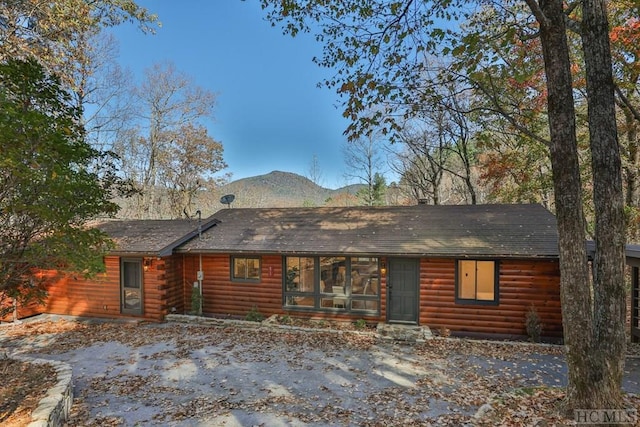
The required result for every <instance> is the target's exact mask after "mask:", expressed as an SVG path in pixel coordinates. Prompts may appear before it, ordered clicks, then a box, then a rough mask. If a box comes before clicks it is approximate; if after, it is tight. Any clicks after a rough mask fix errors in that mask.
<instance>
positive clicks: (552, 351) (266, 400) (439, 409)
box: [0, 320, 640, 427]
mask: <svg viewBox="0 0 640 427" xmlns="http://www.w3.org/2000/svg"><path fill="white" fill-rule="evenodd" d="M289 326H295V327H284V328H281V327H278V326H273V325H272V326H262V327H261V326H256V327H246V326H242V325H234V324H233V323H230V324H225V325H193V324H180V323H163V324H147V323H138V322H90V323H85V322H75V321H68V320H59V321H47V322H34V323H26V324H24V325H20V326H16V327H12V328H7V329H6V330H5V334H4V335H5V338H4V339H3V340H0V341H3V342H2V344H3V345H5V346H13V348H14V349H18V348H21V347H23V346H30V347H29V348H30V349H31V350H30V352H34V353H38V354H45V355H52V356H59V355H65V354H69V353H71V352H73V351H76V350H80V349H83V348H87V347H91V346H94V345H107V343H109V344H108V345H109V346H114V345H120V346H123V347H124V348H126V349H132V350H135V349H141V348H143V347H145V348H147V351H132V352H131V353H128V350H127V352H122V354H123V355H118V354H119V353H118V352H117V351H114V355H113V356H109V365H108V368H107V370H106V371H105V373H104V375H102V376H96V377H88V378H86V379H85V382H86V384H85V385H84V386H83V387H79V388H78V393H77V396H76V398H75V399H74V405H73V408H72V414H71V420H70V421H69V423H68V425H69V426H105V425H106V426H116V425H122V424H123V423H125V418H124V417H125V415H124V413H126V412H128V411H133V412H135V411H136V410H139V409H140V408H156V409H154V410H155V411H156V412H155V413H154V414H153V415H152V419H149V420H148V421H149V422H152V423H155V424H176V423H177V424H179V423H180V422H182V421H184V420H207V419H211V417H216V416H223V415H225V414H230V413H232V412H234V411H246V412H250V413H254V414H263V413H264V414H269V415H270V416H272V417H277V418H278V419H282V420H289V421H291V420H298V422H302V423H308V424H315V425H325V424H333V425H359V426H370V427H374V426H386V425H400V424H401V425H406V426H424V425H445V426H446V425H449V426H460V425H483V426H484V425H486V426H488V425H535V423H537V422H538V421H539V420H545V422H546V424H544V425H547V426H551V425H566V424H568V423H569V422H570V420H566V419H564V418H562V416H561V415H560V414H559V413H558V411H557V403H558V401H560V400H561V399H562V398H563V395H562V389H559V388H553V387H544V388H540V387H539V386H540V376H542V375H543V374H548V372H542V368H540V370H539V371H538V368H537V366H538V365H537V364H538V363H540V357H542V356H545V357H546V359H545V360H546V361H547V362H546V363H549V360H550V361H551V363H552V364H553V361H554V360H556V359H557V366H558V369H560V368H559V367H561V366H562V363H563V351H562V347H560V346H541V345H532V344H527V343H511V342H491V341H474V340H465V339H443V338H436V339H433V340H429V341H427V342H425V343H421V344H415V345H411V346H408V345H402V344H397V343H382V342H379V341H378V339H377V337H376V335H375V334H373V333H366V332H362V331H361V330H356V328H355V327H350V326H349V325H348V324H347V325H345V324H339V325H332V324H331V323H329V322H323V323H317V324H313V323H301V322H297V323H296V324H294V325H289ZM305 328H306V329H305ZM309 328H313V330H311V329H309ZM303 329H304V330H303ZM399 346H401V347H399ZM106 348H107V347H105V349H106ZM109 348H112V347H109ZM149 348H153V351H148V349H149ZM211 349H215V350H211ZM207 351H211V353H207ZM371 351H380V352H381V353H383V354H389V355H395V354H396V353H402V355H403V357H405V359H403V363H404V364H405V365H403V366H404V368H405V369H409V370H411V371H412V372H411V373H410V374H407V376H408V377H411V378H416V380H415V381H413V380H412V381H413V383H412V384H411V385H402V381H401V379H400V380H399V381H400V382H399V383H398V384H393V382H390V385H389V386H387V387H385V388H382V389H380V388H377V389H369V388H367V386H366V384H367V376H368V375H371V373H372V372H369V371H368V370H366V369H361V368H355V367H350V366H348V364H347V363H344V364H343V365H344V366H343V365H340V364H339V363H342V362H341V361H342V359H339V357H338V356H340V357H344V355H345V354H347V355H348V357H351V356H349V355H353V356H352V357H356V358H357V357H361V355H363V354H368V353H369V352H371ZM197 352H199V353H198V357H199V359H198V362H197V363H200V364H203V363H205V364H208V365H207V366H205V367H206V368H207V369H214V370H215V369H222V368H229V367H233V368H234V369H237V370H238V373H239V374H246V375H247V377H248V378H249V379H250V378H251V375H250V374H251V373H246V372H245V373H243V372H241V369H242V366H243V363H245V362H247V363H252V364H254V365H255V364H264V365H265V366H284V368H283V369H284V372H279V371H278V372H276V371H274V372H271V373H270V374H272V375H274V378H276V377H278V376H281V375H289V376H291V377H296V378H300V381H301V382H302V383H304V381H305V376H306V373H307V372H309V373H310V372H313V371H314V370H318V369H320V370H322V372H323V373H324V375H326V376H327V378H336V377H342V378H351V380H344V381H343V382H342V383H340V382H338V383H333V384H330V383H326V384H321V385H318V386H317V388H316V389H315V390H313V391H312V392H304V393H300V392H298V393H294V392H292V390H287V393H286V394H279V393H278V392H277V389H269V388H268V387H267V386H265V385H264V384H261V383H255V382H253V383H252V382H251V381H248V383H247V387H238V386H237V384H236V385H231V381H229V383H227V382H226V379H219V381H217V382H216V383H211V384H205V385H202V387H205V389H207V390H209V391H210V393H201V392H200V393H199V392H198V391H197V390H198V389H197V388H193V387H195V386H186V385H185V384H183V383H182V382H181V381H180V380H179V379H176V380H175V382H171V381H169V382H168V381H167V379H166V378H162V377H161V375H160V374H161V373H164V372H166V371H167V370H173V371H176V372H180V371H181V369H183V368H184V369H188V367H189V366H191V365H193V364H194V361H193V358H194V354H195V353H197ZM126 354H130V355H129V356H126ZM134 354H135V358H134V357H133V356H132V355H134ZM310 354H315V355H316V357H318V358H320V359H322V360H325V359H326V360H332V359H333V358H334V357H335V358H336V360H337V361H336V362H335V363H334V364H331V363H327V364H324V365H322V366H318V365H314V364H312V363H309V362H308V360H307V356H308V355H310ZM65 357H66V356H65ZM338 359H339V360H338ZM142 361H144V362H145V363H150V364H152V365H153V364H154V363H157V364H158V368H157V369H158V371H155V372H153V371H152V372H149V369H148V370H147V371H145V372H142V373H138V372H129V371H127V369H128V367H131V366H135V365H136V364H138V363H140V362H142ZM278 363H280V364H283V365H277V364H278ZM518 363H520V364H527V368H528V371H527V375H526V376H525V375H523V374H522V373H521V372H522V371H521V370H518V369H515V367H517V366H518V365H517V364H518ZM153 366H155V365H153ZM200 368H203V367H202V366H200ZM274 369H275V368H274ZM279 369H280V368H279ZM375 369H377V368H375ZM545 369H548V365H545ZM75 375H76V374H75V373H74V376H75ZM78 375H81V373H80V374H78ZM189 387H192V388H189ZM207 387H208V388H207ZM514 390H519V391H518V392H514ZM322 395H323V396H335V399H334V400H333V401H331V402H328V401H327V400H326V399H325V400H322V399H320V396H322ZM95 396H107V397H105V400H104V401H103V402H95V398H94V397H95ZM194 396H195V397H194ZM91 398H94V400H93V402H94V403H93V404H92V406H89V405H88V404H87V402H88V401H89V400H91ZM108 399H120V400H121V401H123V402H127V403H126V406H123V407H122V408H121V411H120V413H119V414H114V413H112V412H111V413H110V412H109V411H108V410H106V408H107V407H108V406H109V401H108ZM633 399H635V400H632V403H633V404H640V402H639V401H638V398H637V397H633ZM120 400H119V401H120ZM354 401H357V402H360V403H361V404H362V408H358V410H356V409H355V408H356V407H357V405H354V404H353V402H354ZM488 402H491V410H489V411H487V412H485V413H483V415H482V416H481V417H479V418H475V417H474V414H475V413H476V411H477V409H478V408H479V407H482V406H483V405H485V404H486V403H488ZM103 408H104V409H105V410H104V411H103ZM158 408H160V409H158ZM426 410H429V412H428V413H429V414H431V415H430V416H429V417H425V415H424V414H425V413H426V412H425V411H426Z"/></svg>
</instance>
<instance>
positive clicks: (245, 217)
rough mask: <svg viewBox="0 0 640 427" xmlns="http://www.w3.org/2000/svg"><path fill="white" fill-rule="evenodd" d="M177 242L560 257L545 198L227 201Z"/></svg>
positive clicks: (233, 248) (201, 249)
mask: <svg viewBox="0 0 640 427" xmlns="http://www.w3.org/2000/svg"><path fill="white" fill-rule="evenodd" d="M211 218H212V219H214V220H215V226H214V227H211V228H209V229H208V230H207V231H205V232H203V233H202V238H201V239H198V238H194V239H191V240H190V241H188V242H186V243H184V244H183V245H180V246H179V247H177V248H176V251H177V252H183V253H184V252H193V253H256V254H257V253H261V254H263V253H274V254H276V253H278V254H318V255H322V254H341V253H348V254H354V255H357V254H363V255H391V256H394V255H396V256H434V257H448V256H455V257H501V258H503V257H504V258H523V257H524V258H530V257H539V258H557V257H558V236H557V227H556V219H555V217H554V216H553V214H551V213H550V212H549V211H548V210H546V209H545V208H544V207H542V206H541V205H535V204H529V205H455V206H432V205H417V206H393V207H322V208H262V209H235V208H234V209H223V210H220V211H218V212H217V213H215V214H214V215H213V216H212V217H211Z"/></svg>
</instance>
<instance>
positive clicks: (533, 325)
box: [525, 304, 542, 342]
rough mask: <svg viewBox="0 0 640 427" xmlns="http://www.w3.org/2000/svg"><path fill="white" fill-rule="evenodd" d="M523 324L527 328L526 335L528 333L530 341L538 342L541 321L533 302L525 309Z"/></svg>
mask: <svg viewBox="0 0 640 427" xmlns="http://www.w3.org/2000/svg"><path fill="white" fill-rule="evenodd" d="M525 326H526V328H527V335H529V340H530V341H531V342H540V338H541V336H542V322H541V321H540V316H539V315H538V311H537V310H536V307H535V306H534V305H533V304H531V306H530V307H529V311H527V314H526V317H525Z"/></svg>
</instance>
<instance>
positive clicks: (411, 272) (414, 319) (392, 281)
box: [387, 258, 419, 323]
mask: <svg viewBox="0 0 640 427" xmlns="http://www.w3.org/2000/svg"><path fill="white" fill-rule="evenodd" d="M418 283H419V260H417V259H411V258H392V259H390V260H389V276H388V279H387V292H388V293H389V295H388V310H387V320H388V321H389V322H398V323H418Z"/></svg>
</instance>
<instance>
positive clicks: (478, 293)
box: [456, 260, 498, 304]
mask: <svg viewBox="0 0 640 427" xmlns="http://www.w3.org/2000/svg"><path fill="white" fill-rule="evenodd" d="M456 267H457V269H456V302H459V303H463V304H497V303H498V280H497V279H498V274H497V263H496V262H495V261H477V260H460V261H458V263H457V265H456Z"/></svg>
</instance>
